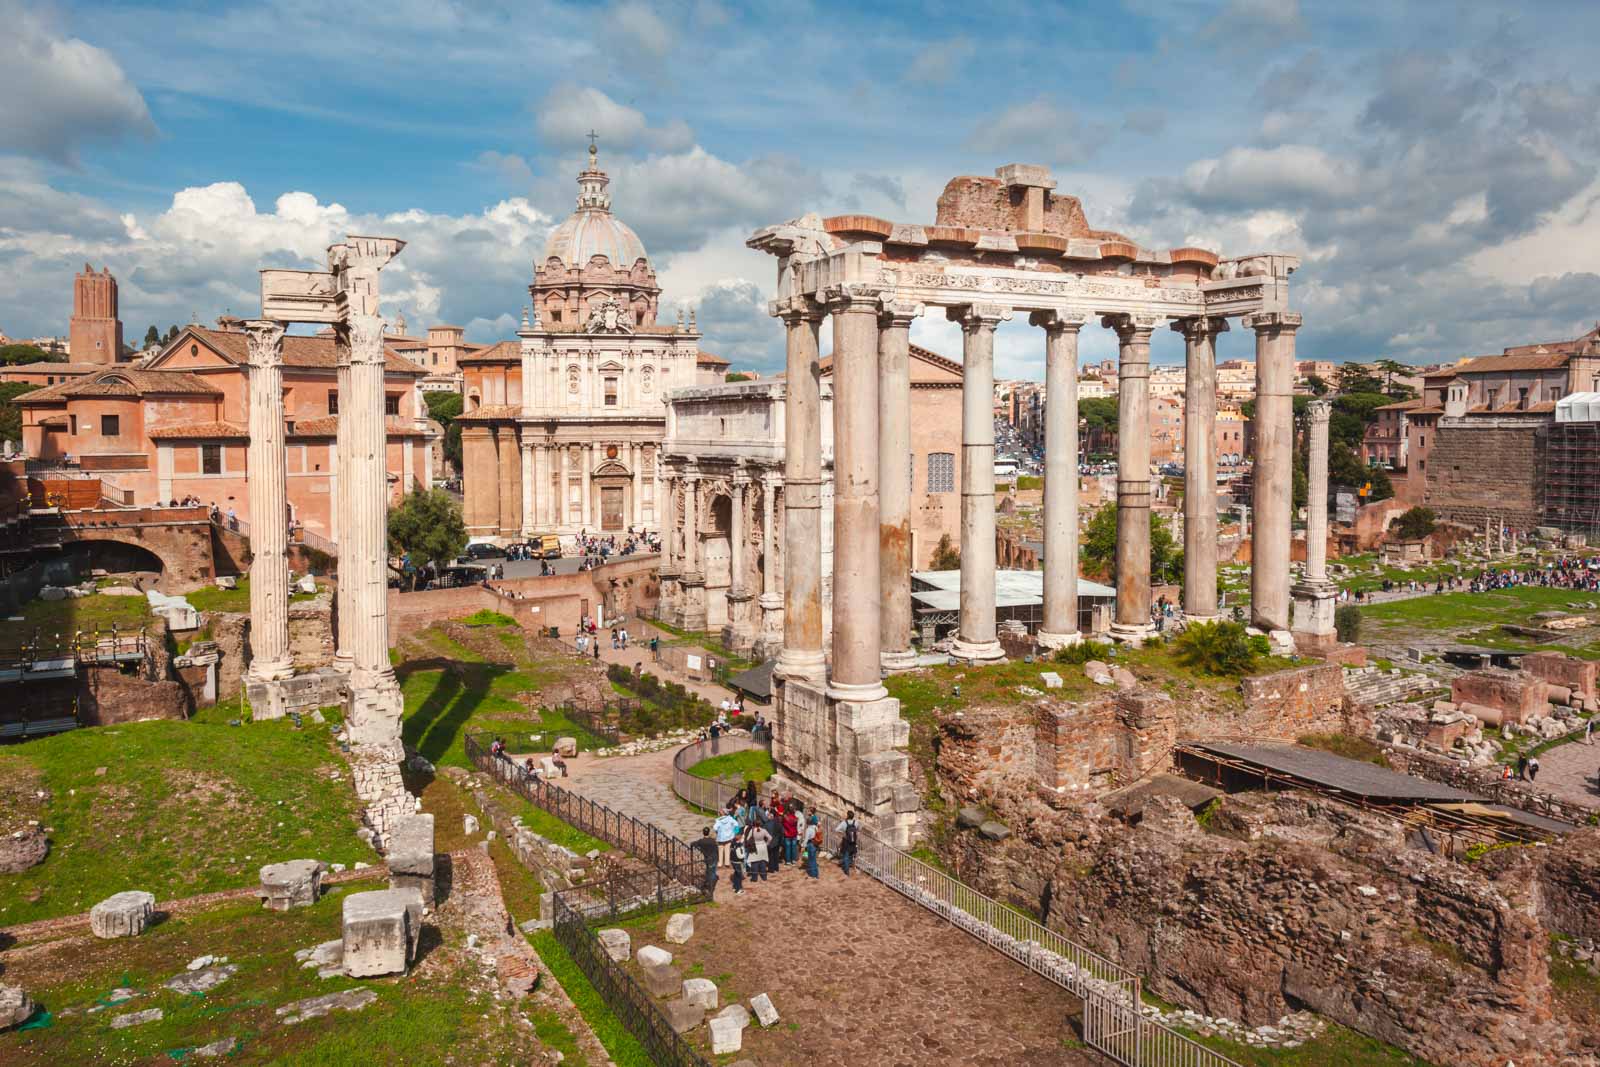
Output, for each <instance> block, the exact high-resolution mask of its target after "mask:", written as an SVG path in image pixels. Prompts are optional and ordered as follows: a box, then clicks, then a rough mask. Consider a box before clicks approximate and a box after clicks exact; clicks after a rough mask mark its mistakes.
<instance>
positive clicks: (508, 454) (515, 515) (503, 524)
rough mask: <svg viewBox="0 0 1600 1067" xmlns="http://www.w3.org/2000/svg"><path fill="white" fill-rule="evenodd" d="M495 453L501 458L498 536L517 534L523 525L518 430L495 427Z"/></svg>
mask: <svg viewBox="0 0 1600 1067" xmlns="http://www.w3.org/2000/svg"><path fill="white" fill-rule="evenodd" d="M494 437H495V451H496V452H497V453H498V454H499V457H500V522H499V523H498V524H497V525H496V526H495V534H496V535H497V536H505V535H508V534H512V533H515V532H516V530H517V529H518V528H519V527H520V526H521V524H522V475H521V473H520V472H519V470H518V464H517V456H518V453H517V430H516V427H515V426H511V425H508V424H502V425H500V426H497V427H495V431H494Z"/></svg>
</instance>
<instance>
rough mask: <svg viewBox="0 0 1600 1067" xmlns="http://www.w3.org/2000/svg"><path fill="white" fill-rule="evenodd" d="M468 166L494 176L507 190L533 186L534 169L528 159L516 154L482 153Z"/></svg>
mask: <svg viewBox="0 0 1600 1067" xmlns="http://www.w3.org/2000/svg"><path fill="white" fill-rule="evenodd" d="M467 165H468V166H469V167H472V168H473V169H474V170H481V171H485V172H487V173H489V174H493V175H494V176H495V177H496V178H498V179H499V180H500V182H501V183H502V184H504V185H505V186H506V187H507V188H512V189H526V188H527V187H528V186H529V185H531V184H533V168H532V167H531V166H529V165H528V161H527V160H526V159H524V158H523V157H522V156H519V155H516V154H515V153H512V154H509V155H508V154H506V153H503V152H494V151H486V152H480V153H478V158H477V159H475V160H473V161H472V162H471V163H469V164H467Z"/></svg>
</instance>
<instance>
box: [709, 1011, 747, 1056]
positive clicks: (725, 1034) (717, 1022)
mask: <svg viewBox="0 0 1600 1067" xmlns="http://www.w3.org/2000/svg"><path fill="white" fill-rule="evenodd" d="M743 1047H744V1027H742V1026H740V1025H739V1023H738V1022H737V1021H736V1020H734V1019H729V1018H725V1017H723V1016H721V1015H718V1016H716V1017H715V1018H714V1019H712V1020H711V1054H712V1055H713V1056H722V1055H725V1054H727V1053H729V1052H738V1051H739V1050H740V1049H741V1048H743Z"/></svg>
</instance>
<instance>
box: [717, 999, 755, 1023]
mask: <svg viewBox="0 0 1600 1067" xmlns="http://www.w3.org/2000/svg"><path fill="white" fill-rule="evenodd" d="M716 1018H718V1019H732V1020H733V1021H734V1022H736V1023H738V1024H739V1026H740V1028H741V1029H742V1028H744V1027H746V1026H749V1025H750V1012H749V1010H748V1009H747V1008H745V1006H744V1005H743V1004H738V1003H734V1004H729V1005H728V1006H727V1007H726V1008H723V1009H722V1010H721V1011H719V1012H717V1014H716Z"/></svg>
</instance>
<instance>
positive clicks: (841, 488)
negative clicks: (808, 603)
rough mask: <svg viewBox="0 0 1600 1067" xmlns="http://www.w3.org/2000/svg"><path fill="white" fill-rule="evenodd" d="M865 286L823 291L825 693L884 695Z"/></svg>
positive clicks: (874, 381)
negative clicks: (827, 541)
mask: <svg viewBox="0 0 1600 1067" xmlns="http://www.w3.org/2000/svg"><path fill="white" fill-rule="evenodd" d="M880 297H881V293H880V291H879V290H878V289H877V288H875V287H871V286H840V287H838V288H835V289H830V290H828V294H827V299H828V310H829V311H831V312H832V313H833V668H832V671H831V673H830V675H829V678H828V695H829V696H831V697H833V698H834V699H836V700H850V701H857V702H864V701H870V700H881V699H882V698H883V697H885V696H887V695H888V692H887V690H885V689H884V687H883V680H882V657H881V656H880V655H879V649H880V647H881V646H880V644H879V640H880V635H881V632H882V631H881V626H880V623H879V620H878V616H879V597H880V595H881V588H882V587H881V584H880V580H879V578H880V570H881V568H880V559H879V548H878V545H879V541H878V537H879V513H878V418H879V408H878V310H879V307H880Z"/></svg>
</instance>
